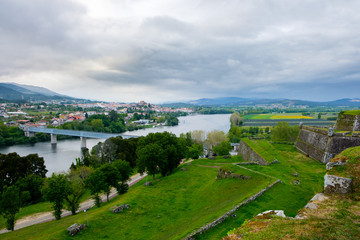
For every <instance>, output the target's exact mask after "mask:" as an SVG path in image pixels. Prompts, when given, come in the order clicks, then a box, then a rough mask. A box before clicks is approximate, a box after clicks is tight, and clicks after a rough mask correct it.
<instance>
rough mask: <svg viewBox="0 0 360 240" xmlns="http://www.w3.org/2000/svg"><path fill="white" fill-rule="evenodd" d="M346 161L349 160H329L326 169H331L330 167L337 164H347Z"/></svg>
mask: <svg viewBox="0 0 360 240" xmlns="http://www.w3.org/2000/svg"><path fill="white" fill-rule="evenodd" d="M346 163H347V161H346V162H341V161H336V162H328V163H327V164H326V170H330V169H332V168H333V167H335V166H342V165H345V164H346Z"/></svg>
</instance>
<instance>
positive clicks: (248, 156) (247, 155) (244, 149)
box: [239, 140, 269, 165]
mask: <svg viewBox="0 0 360 240" xmlns="http://www.w3.org/2000/svg"><path fill="white" fill-rule="evenodd" d="M239 155H240V156H241V157H242V158H243V160H245V161H248V162H256V163H258V164H259V165H268V164H269V163H268V162H267V161H265V159H263V158H262V157H261V156H260V155H259V154H257V153H256V152H255V151H254V150H253V149H252V148H251V147H250V146H249V145H247V144H246V143H245V142H244V141H243V140H240V145H239Z"/></svg>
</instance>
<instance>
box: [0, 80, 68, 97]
mask: <svg viewBox="0 0 360 240" xmlns="http://www.w3.org/2000/svg"><path fill="white" fill-rule="evenodd" d="M0 99H3V100H9V101H19V100H24V101H46V100H73V99H75V98H72V97H69V96H66V95H62V94H59V93H56V92H53V91H50V90H49V89H46V88H43V87H37V86H31V85H22V84H18V83H0Z"/></svg>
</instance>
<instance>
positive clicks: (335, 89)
mask: <svg viewBox="0 0 360 240" xmlns="http://www.w3.org/2000/svg"><path fill="white" fill-rule="evenodd" d="M0 6H1V7H0V82H16V83H20V84H31V85H35V86H41V87H46V88H48V89H50V90H53V91H56V92H58V93H61V94H66V95H69V96H73V97H78V98H86V99H92V100H102V101H114V102H134V101H135V102H136V101H140V100H145V101H147V102H151V103H163V102H177V101H187V100H194V99H199V98H205V97H207V98H215V97H230V96H233V97H253V98H290V99H303V100H315V101H327V100H335V99H340V98H359V97H360V94H359V92H360V91H359V90H360V30H359V29H360V28H359V26H360V14H359V12H360V1H358V0H354V1H352V0H344V1H337V0H326V1H325V0H311V1H310V0H241V1H240V0H221V1H220V0H171V1H169V0H101V1H99V0H51V1H49V0H31V1H29V0H0Z"/></svg>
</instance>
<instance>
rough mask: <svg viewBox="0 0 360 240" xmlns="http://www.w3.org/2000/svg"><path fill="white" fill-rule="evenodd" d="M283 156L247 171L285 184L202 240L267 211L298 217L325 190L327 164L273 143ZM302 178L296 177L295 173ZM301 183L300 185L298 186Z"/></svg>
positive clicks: (219, 237)
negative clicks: (254, 171) (276, 179)
mask: <svg viewBox="0 0 360 240" xmlns="http://www.w3.org/2000/svg"><path fill="white" fill-rule="evenodd" d="M273 147H274V149H275V150H276V151H277V152H278V154H279V155H280V156H278V157H277V159H278V160H279V162H280V163H278V164H273V165H269V166H258V165H248V166H246V167H247V168H250V169H253V170H256V171H259V172H262V173H265V174H268V175H270V176H274V177H276V178H279V179H280V180H282V181H283V183H282V184H276V185H275V186H274V187H272V188H271V189H269V190H268V191H267V192H265V193H264V194H263V195H262V196H260V197H259V198H258V199H256V200H255V201H253V202H251V203H249V204H247V205H245V206H243V207H241V208H239V209H238V210H237V211H236V213H235V214H236V217H235V218H229V219H227V220H225V221H224V222H223V223H222V224H220V225H218V226H216V227H215V228H213V229H211V230H209V231H208V232H206V233H205V234H203V235H202V236H200V237H199V238H198V239H221V238H222V237H224V236H226V234H227V233H228V231H230V230H232V229H234V228H238V227H240V226H241V225H242V224H243V222H244V221H245V219H250V218H252V217H253V216H255V215H257V214H258V213H261V212H263V211H266V210H284V211H285V214H286V215H287V216H291V217H294V216H296V214H297V212H298V211H299V210H300V209H301V208H303V207H304V206H305V205H306V203H307V202H308V201H309V200H310V199H311V198H312V197H313V196H314V195H315V194H316V193H318V192H322V191H323V181H324V175H325V172H326V169H325V165H323V164H321V163H319V162H317V161H315V160H313V159H311V158H307V157H306V156H304V155H302V154H300V153H299V152H297V151H296V149H295V147H294V146H292V145H283V144H273ZM296 173H297V174H298V176H297V177H296V176H294V175H293V174H295V175H296ZM296 180H299V181H300V184H295V181H296Z"/></svg>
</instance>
